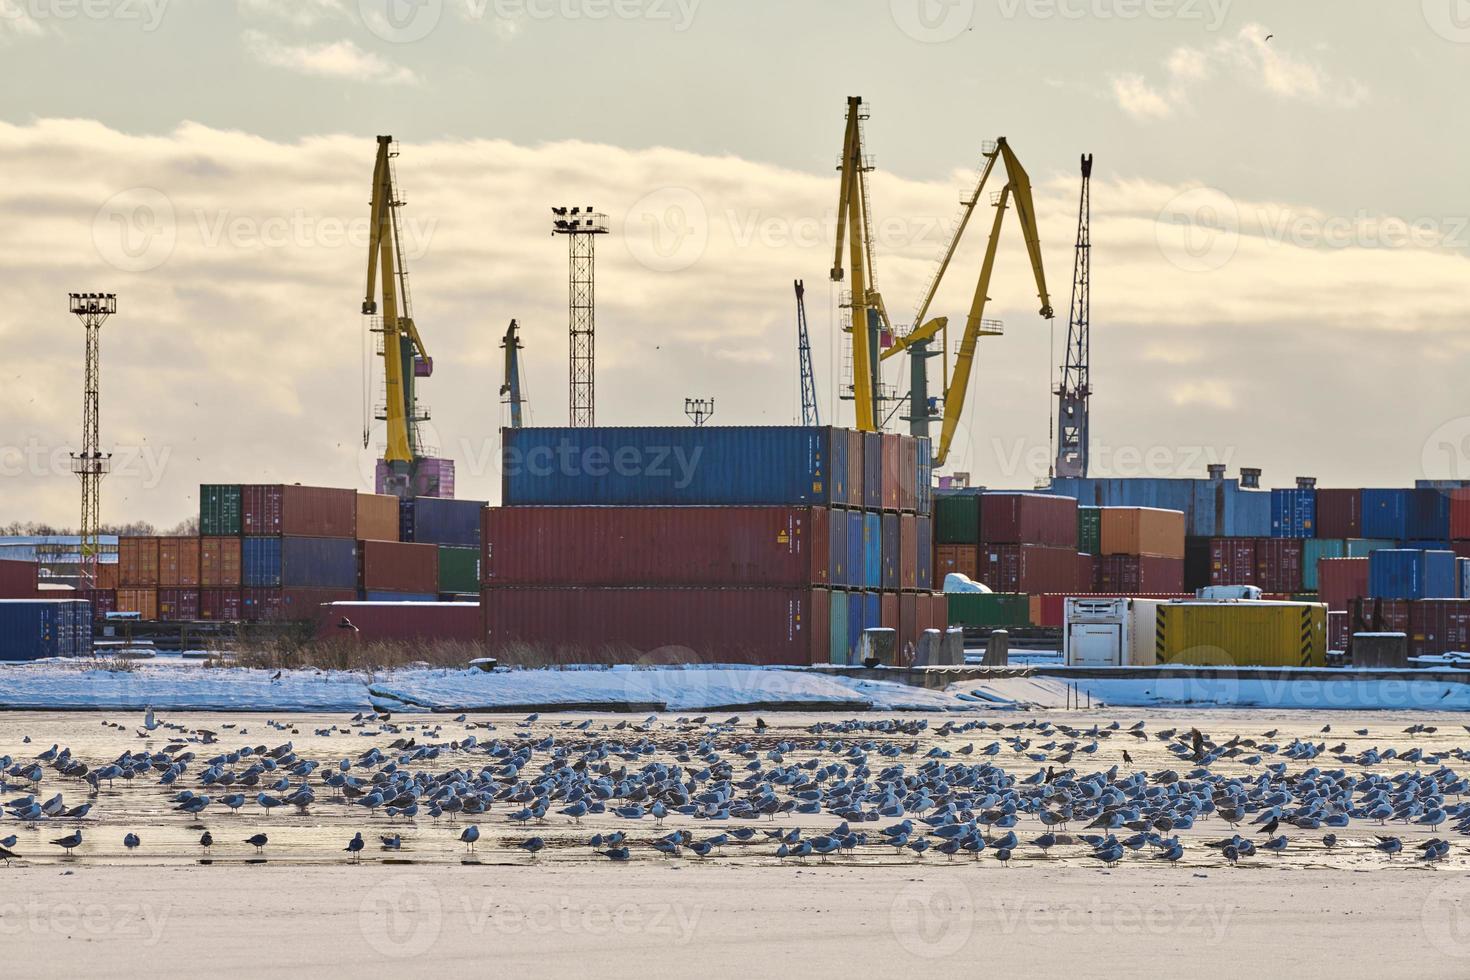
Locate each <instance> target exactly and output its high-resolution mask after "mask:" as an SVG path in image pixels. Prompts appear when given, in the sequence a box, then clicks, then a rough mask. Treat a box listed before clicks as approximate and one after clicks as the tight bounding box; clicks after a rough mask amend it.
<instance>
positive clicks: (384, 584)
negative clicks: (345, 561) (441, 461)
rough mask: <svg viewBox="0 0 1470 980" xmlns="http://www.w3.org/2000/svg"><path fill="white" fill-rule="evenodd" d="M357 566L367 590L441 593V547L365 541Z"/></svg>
mask: <svg viewBox="0 0 1470 980" xmlns="http://www.w3.org/2000/svg"><path fill="white" fill-rule="evenodd" d="M357 566H358V574H357V584H358V587H359V588H361V589H363V590H364V591H368V592H416V593H419V594H424V593H429V592H433V593H437V592H438V591H439V546H438V545H435V544H412V543H409V542H402V541H361V542H359V543H358V548H357ZM568 574H570V570H568Z"/></svg>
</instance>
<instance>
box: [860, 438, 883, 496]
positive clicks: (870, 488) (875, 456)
mask: <svg viewBox="0 0 1470 980" xmlns="http://www.w3.org/2000/svg"><path fill="white" fill-rule="evenodd" d="M885 475H886V474H885V473H884V467H883V433H881V432H864V433H863V509H864V510H882V509H883V477H884V476H885Z"/></svg>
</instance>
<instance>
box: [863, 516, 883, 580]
mask: <svg viewBox="0 0 1470 980" xmlns="http://www.w3.org/2000/svg"><path fill="white" fill-rule="evenodd" d="M863 587H864V588H867V589H881V588H882V587H883V518H882V516H881V515H880V514H864V515H863Z"/></svg>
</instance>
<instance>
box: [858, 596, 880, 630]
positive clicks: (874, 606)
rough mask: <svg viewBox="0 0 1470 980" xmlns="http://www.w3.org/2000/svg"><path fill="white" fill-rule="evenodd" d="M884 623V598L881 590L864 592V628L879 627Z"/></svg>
mask: <svg viewBox="0 0 1470 980" xmlns="http://www.w3.org/2000/svg"><path fill="white" fill-rule="evenodd" d="M882 625H883V599H882V593H880V592H864V593H863V629H865V630H870V629H877V628H878V627H880V626H882Z"/></svg>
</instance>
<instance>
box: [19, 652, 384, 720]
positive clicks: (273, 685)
mask: <svg viewBox="0 0 1470 980" xmlns="http://www.w3.org/2000/svg"><path fill="white" fill-rule="evenodd" d="M273 677H274V672H272V671H267V670H251V669H247V668H244V667H230V668H210V667H198V666H184V665H181V664H178V663H177V662H175V663H173V664H163V665H153V664H150V663H146V662H145V663H140V664H139V665H138V666H137V667H136V668H134V669H133V670H129V671H114V670H100V669H89V668H87V667H84V666H82V665H80V664H78V663H75V662H72V663H66V662H56V661H51V662H37V663H27V664H6V665H4V666H0V707H3V708H5V709H8V710H12V711H23V710H49V709H78V710H85V709H97V710H101V709H108V710H129V709H135V710H138V711H142V710H143V709H144V708H147V707H149V706H150V705H151V706H152V707H154V708H158V709H169V710H172V711H191V710H193V711H365V710H369V709H370V708H371V704H370V702H369V701H368V697H367V687H366V679H365V677H364V676H363V675H362V674H353V673H347V672H343V671H332V672H325V671H323V672H317V671H306V670H297V671H289V670H288V671H284V672H282V674H281V676H280V679H279V680H273V679H272V678H273Z"/></svg>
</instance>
